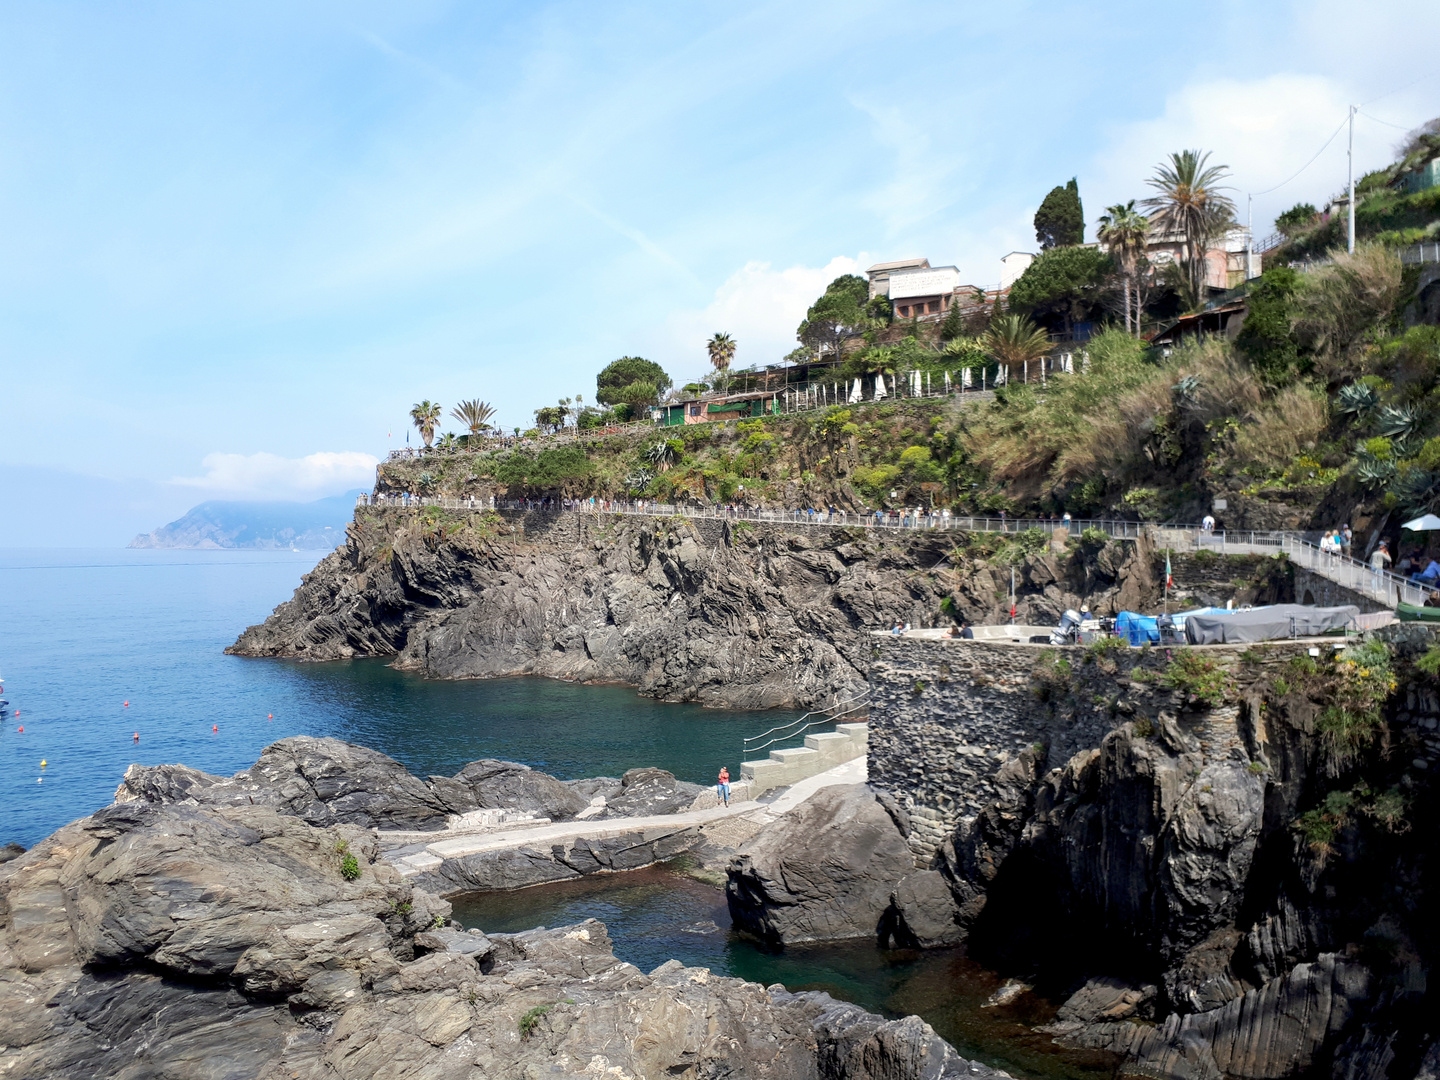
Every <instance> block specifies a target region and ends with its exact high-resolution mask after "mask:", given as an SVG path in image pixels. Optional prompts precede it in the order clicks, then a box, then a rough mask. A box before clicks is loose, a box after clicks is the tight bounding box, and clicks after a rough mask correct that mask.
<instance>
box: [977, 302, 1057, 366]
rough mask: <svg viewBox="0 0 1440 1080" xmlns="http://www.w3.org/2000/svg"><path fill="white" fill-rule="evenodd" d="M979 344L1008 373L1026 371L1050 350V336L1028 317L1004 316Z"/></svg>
mask: <svg viewBox="0 0 1440 1080" xmlns="http://www.w3.org/2000/svg"><path fill="white" fill-rule="evenodd" d="M980 343H981V344H982V345H984V346H985V351H986V352H988V353H989V354H990V355H991V356H993V357H994V358H995V359H996V360H997V361H998V362H999V363H1001V364H1004V365H1005V368H1006V371H1007V372H1010V371H1013V370H1014V369H1015V368H1017V367H1019V368H1023V367H1024V366H1025V365H1026V364H1027V363H1028V362H1029V361H1031V360H1039V359H1040V358H1041V357H1042V356H1044V355H1045V354H1046V353H1047V352H1049V351H1050V335H1049V334H1047V333H1046V332H1045V331H1044V330H1042V329H1041V328H1040V327H1038V326H1036V325H1035V324H1034V323H1033V322H1031V321H1030V319H1029V318H1028V317H1027V316H1025V315H1001V316H1000V317H999V318H996V319H994V320H993V321H991V323H990V329H989V330H987V331H985V336H984V337H983V338H982V339H981V342H980ZM1007 381H1008V378H1007Z"/></svg>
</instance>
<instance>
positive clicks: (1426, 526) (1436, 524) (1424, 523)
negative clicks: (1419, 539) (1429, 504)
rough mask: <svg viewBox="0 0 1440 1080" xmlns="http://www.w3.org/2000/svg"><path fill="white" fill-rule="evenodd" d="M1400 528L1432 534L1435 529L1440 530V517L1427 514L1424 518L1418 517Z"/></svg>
mask: <svg viewBox="0 0 1440 1080" xmlns="http://www.w3.org/2000/svg"><path fill="white" fill-rule="evenodd" d="M1400 527H1401V528H1402V529H1409V530H1410V531H1411V532H1432V531H1433V530H1435V529H1440V517H1436V516H1435V515H1434V514H1426V515H1425V516H1424V517H1418V518H1416V519H1415V520H1414V521H1407V522H1405V524H1404V525H1401V526H1400Z"/></svg>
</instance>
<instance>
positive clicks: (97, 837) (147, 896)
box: [0, 801, 1003, 1080]
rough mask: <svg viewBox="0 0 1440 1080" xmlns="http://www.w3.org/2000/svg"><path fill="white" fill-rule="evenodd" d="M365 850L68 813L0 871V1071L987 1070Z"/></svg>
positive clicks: (643, 1073) (868, 1018) (234, 821)
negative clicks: (401, 867) (443, 889)
mask: <svg viewBox="0 0 1440 1080" xmlns="http://www.w3.org/2000/svg"><path fill="white" fill-rule="evenodd" d="M346 854H351V855H353V856H354V857H355V858H356V860H357V863H358V866H359V871H360V872H359V875H358V877H355V879H354V880H348V879H347V878H346V876H345V875H344V874H343V873H342V872H341V861H342V859H343V857H344V856H345V855H346ZM374 859H375V846H374V843H373V839H372V838H370V837H369V835H368V833H367V831H366V830H365V829H363V828H360V827H358V826H355V825H349V824H338V825H333V826H329V827H326V828H319V827H316V826H312V825H309V824H306V823H305V822H304V821H302V820H300V819H299V818H298V817H295V816H293V815H290V814H286V813H279V812H277V811H276V810H275V809H274V808H272V807H268V806H251V805H248V804H247V805H244V806H226V807H204V806H196V805H185V806H181V805H158V804H148V803H144V802H140V801H135V802H131V803H126V804H120V805H116V806H111V807H108V808H106V809H105V810H102V811H101V812H99V813H97V814H96V815H94V816H92V817H90V818H84V819H81V820H80V821H78V822H75V823H74V824H72V825H68V826H66V827H65V828H63V829H61V830H59V831H58V832H57V833H55V834H54V835H53V836H51V837H50V838H48V839H47V840H45V841H43V842H41V843H40V844H38V845H37V846H36V847H35V848H34V849H32V850H31V851H28V852H26V853H25V854H23V855H21V856H20V857H19V858H16V859H14V860H11V861H10V862H7V863H5V864H3V865H0V1006H3V1008H4V1011H5V1019H6V1024H5V1036H4V1045H3V1046H0V1072H3V1073H4V1074H5V1075H7V1076H16V1077H51V1076H64V1077H66V1078H67V1080H101V1078H106V1080H109V1078H127V1080H138V1078H140V1077H149V1076H164V1077H166V1078H167V1080H214V1078H216V1077H224V1078H227V1080H248V1078H251V1077H254V1078H257V1080H258V1078H262V1077H263V1078H269V1077H276V1076H283V1077H288V1078H294V1080H327V1078H330V1077H334V1076H345V1077H347V1078H348V1080H378V1078H381V1077H391V1076H397V1075H404V1076H407V1077H414V1078H418V1080H449V1078H458V1077H462V1076H463V1077H468V1076H486V1077H490V1076H493V1077H502V1076H504V1077H510V1076H538V1075H550V1074H552V1073H557V1072H558V1073H560V1074H564V1075H597V1076H598V1075H607V1076H608V1075H615V1076H632V1077H636V1078H643V1080H661V1078H665V1077H674V1076H680V1075H685V1076H722V1075H740V1074H741V1073H743V1075H745V1076H747V1077H757V1078H761V1080H818V1078H820V1077H825V1078H829V1080H882V1078H883V1080H937V1078H940V1077H953V1076H961V1075H971V1076H989V1075H991V1071H990V1070H988V1069H985V1068H984V1067H983V1066H980V1065H978V1064H972V1063H969V1062H966V1061H964V1059H962V1058H960V1057H959V1056H958V1055H957V1054H956V1053H955V1051H954V1050H953V1048H951V1047H950V1046H949V1045H948V1044H946V1043H945V1042H944V1041H943V1040H941V1039H939V1038H938V1037H937V1036H936V1035H935V1033H934V1032H933V1031H932V1030H931V1029H930V1028H929V1027H928V1026H927V1025H925V1024H923V1023H922V1022H920V1021H919V1020H918V1019H917V1018H914V1017H911V1018H907V1019H905V1020H900V1021H885V1020H883V1019H882V1018H880V1017H877V1016H872V1015H870V1014H868V1013H865V1012H864V1011H863V1010H860V1009H858V1008H856V1007H854V1006H846V1005H840V1004H839V1003H836V1002H834V1001H831V1000H830V999H829V998H826V997H824V996H823V995H792V994H788V993H786V992H785V991H784V990H783V989H781V988H778V987H777V988H772V989H771V990H769V991H767V990H766V989H765V988H763V987H761V986H758V985H756V984H754V983H747V982H743V981H741V980H739V979H731V978H722V977H717V976H715V975H713V974H712V973H711V972H709V971H708V970H706V969H703V968H686V967H683V966H682V965H679V964H676V963H674V962H671V963H667V964H663V965H661V966H660V967H659V968H657V969H656V971H655V972H653V973H652V974H650V975H645V974H643V973H642V972H640V971H639V970H638V969H636V968H635V967H633V966H632V965H630V964H626V963H623V962H620V961H618V960H616V958H615V956H614V953H613V951H612V949H611V947H610V942H609V938H608V935H607V933H606V930H605V927H604V925H603V924H601V923H598V922H595V921H593V920H590V921H586V922H583V923H580V924H578V925H575V926H567V927H560V928H557V929H553V930H532V931H527V932H525V933H520V934H494V935H490V936H489V937H488V938H487V937H486V936H484V935H478V934H468V933H463V932H460V931H459V930H458V928H456V927H455V926H454V924H453V923H448V921H447V916H448V914H449V905H448V904H446V903H445V902H444V901H442V900H439V899H438V898H436V897H434V896H430V895H428V894H426V893H425V892H423V891H422V890H418V889H415V888H414V887H413V885H412V884H411V883H409V882H407V881H404V880H402V879H400V878H399V876H398V875H397V874H396V873H395V872H394V871H393V870H392V869H390V867H388V866H387V865H386V864H384V863H380V862H375V861H374ZM737 1070H738V1071H737ZM1001 1075H1003V1074H1001Z"/></svg>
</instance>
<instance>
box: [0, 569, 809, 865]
mask: <svg viewBox="0 0 1440 1080" xmlns="http://www.w3.org/2000/svg"><path fill="white" fill-rule="evenodd" d="M318 558H319V554H318V553H316V552H234V551H130V550H121V551H113V550H106V551H83V550H61V551H23V550H14V549H11V550H0V674H3V675H4V677H5V682H4V685H5V693H4V695H3V696H4V697H5V698H8V699H9V701H10V709H11V712H10V713H9V714H7V715H5V716H4V717H3V718H0V719H3V728H0V843H4V842H6V841H11V840H14V841H17V842H19V843H21V844H24V845H25V846H27V847H28V846H30V845H31V844H33V843H35V842H36V841H37V840H40V839H42V838H43V837H45V836H46V835H48V834H49V833H50V832H52V831H53V830H54V829H56V828H57V827H58V826H60V825H63V824H64V823H66V822H68V821H73V820H74V819H75V818H78V817H83V816H84V815H85V814H88V813H90V812H92V811H93V810H95V809H97V808H98V807H101V806H104V805H105V804H106V803H108V802H109V801H110V798H111V796H112V795H113V794H114V792H115V787H116V785H117V784H119V782H120V778H121V777H122V776H123V775H124V773H125V769H126V767H127V766H129V765H130V764H131V762H140V763H142V764H146V765H151V764H157V763H160V762H174V761H179V762H184V763H185V764H187V765H191V766H194V767H195V768H199V769H204V770H205V771H207V772H213V773H227V774H228V773H233V772H236V771H237V770H239V769H243V768H245V767H246V766H248V765H250V764H251V763H252V762H254V760H255V759H256V757H258V756H259V753H260V750H261V748H262V747H264V746H266V745H267V744H268V743H271V742H274V741H275V740H276V739H280V738H284V737H285V736H287V735H333V736H336V737H338V738H342V739H348V740H350V741H351V742H356V743H360V744H361V745H364V746H369V747H373V748H374V749H376V750H380V751H382V752H384V753H386V754H390V755H391V756H393V757H395V758H397V759H399V760H400V761H402V762H403V763H404V764H405V765H406V766H407V767H408V768H409V769H410V770H411V771H412V772H415V773H416V774H418V775H421V776H425V775H429V774H441V775H449V774H451V773H454V772H455V771H456V770H458V769H459V768H460V766H462V765H464V764H465V763H466V762H467V761H473V760H475V759H476V758H481V757H500V758H507V759H510V760H512V761H522V762H524V763H526V764H527V765H532V766H534V767H536V768H540V769H544V770H545V771H546V772H550V773H553V774H554V775H556V776H559V777H561V778H563V779H574V778H576V777H581V776H599V775H608V776H618V775H620V773H621V772H623V771H624V770H626V769H629V768H634V767H636V766H640V765H658V766H660V767H661V768H665V769H669V770H670V771H672V772H674V773H675V774H676V775H677V776H679V777H680V778H681V779H685V780H692V781H695V782H697V783H708V782H709V781H710V780H711V779H712V778H713V777H714V775H715V774H716V773H717V772H718V771H719V768H720V766H721V765H722V764H728V765H729V767H730V771H731V773H738V771H739V770H738V765H739V761H740V748H741V744H742V740H743V738H744V737H745V736H746V735H754V734H757V733H758V732H760V731H763V730H765V729H766V728H768V727H770V726H772V725H773V724H775V723H777V722H783V721H784V720H785V719H788V718H790V717H791V716H793V715H795V714H792V713H781V712H767V713H754V712H726V711H722V710H716V709H705V708H701V707H699V706H695V705H676V704H666V703H664V702H658V701H654V700H652V699H649V698H644V697H641V696H640V695H638V694H636V693H635V692H634V691H632V690H629V689H626V688H624V687H618V686H582V685H578V684H573V683H562V682H556V681H553V680H549V679H498V680H486V681H465V682H442V681H432V680H427V679H422V678H419V677H417V676H414V675H409V674H403V673H401V672H397V671H394V670H392V669H391V668H389V667H387V666H386V665H385V663H384V662H383V661H378V660H356V661H340V662H335V663H324V664H300V663H293V662H288V661H277V660H253V659H246V658H243V657H235V656H226V655H224V653H223V651H222V650H223V649H224V648H225V646H226V645H229V644H230V643H231V642H233V641H234V640H235V637H236V635H237V634H238V633H239V632H240V631H241V630H242V629H244V627H246V626H248V625H250V624H251V623H256V622H259V621H261V620H262V619H264V618H265V616H266V615H268V614H269V613H270V611H271V610H272V609H273V608H274V607H275V605H276V604H278V603H279V602H280V601H282V600H285V599H287V598H288V597H289V596H290V594H291V593H292V592H293V591H294V589H295V588H296V587H297V586H298V585H299V584H300V577H301V575H302V574H304V573H306V572H307V571H308V570H310V569H311V567H313V566H314V564H315V563H316V561H318ZM127 701H128V702H129V705H128V706H127V705H126V704H125V702H127ZM17 709H18V710H19V715H18V716H17V715H15V710H17ZM22 726H23V727H24V729H25V730H24V732H23V733H22V732H21V731H19V728H20V727H22ZM212 729H214V730H212ZM136 733H138V734H139V736H140V740H139V742H138V743H137V742H135V741H134V738H133V736H134V735H135V734H136ZM42 760H43V761H45V762H46V764H45V766H44V767H43V768H42V767H41V764H40V763H41V761H42ZM37 781H40V782H38V783H37Z"/></svg>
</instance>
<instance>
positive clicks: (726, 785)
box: [715, 765, 730, 806]
mask: <svg viewBox="0 0 1440 1080" xmlns="http://www.w3.org/2000/svg"><path fill="white" fill-rule="evenodd" d="M716 779H717V782H716V784H715V794H717V795H719V796H720V797H721V798H722V799H724V800H725V805H726V806H729V805H730V770H729V769H727V768H726V767H725V766H724V765H721V766H720V775H719V777H717V778H716Z"/></svg>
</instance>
